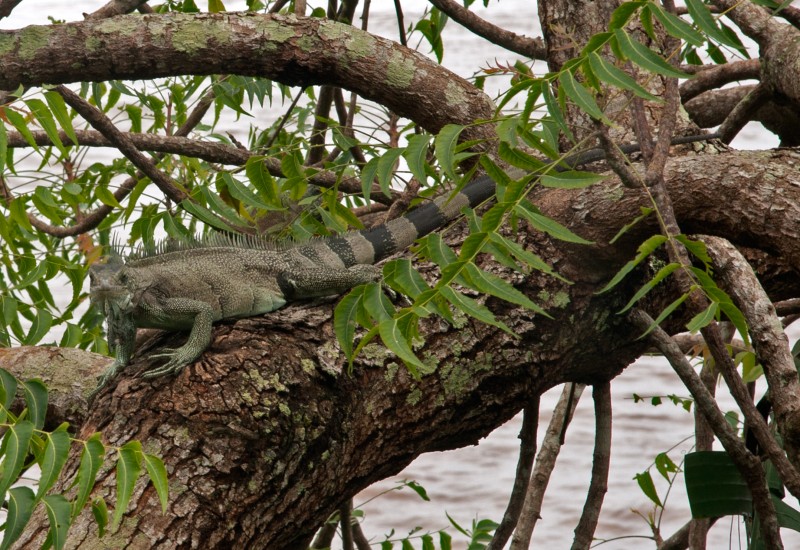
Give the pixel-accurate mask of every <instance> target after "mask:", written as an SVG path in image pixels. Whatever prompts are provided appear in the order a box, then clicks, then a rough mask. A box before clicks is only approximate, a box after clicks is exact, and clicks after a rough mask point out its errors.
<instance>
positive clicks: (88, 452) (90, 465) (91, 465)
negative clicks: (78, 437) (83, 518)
mask: <svg viewBox="0 0 800 550" xmlns="http://www.w3.org/2000/svg"><path fill="white" fill-rule="evenodd" d="M105 454H106V450H105V447H104V446H103V443H102V442H101V441H100V434H99V433H96V434H93V435H92V436H91V437H90V438H89V439H87V440H86V441H85V442H84V444H83V452H82V453H81V463H80V465H79V466H78V495H77V496H76V497H75V501H74V502H73V505H72V518H73V519H74V518H76V517H77V516H78V514H80V513H81V510H83V507H84V506H85V505H86V501H87V500H89V493H91V491H92V488H93V487H94V483H95V480H96V479H97V472H98V471H99V470H100V466H102V465H103V459H104V456H105Z"/></svg>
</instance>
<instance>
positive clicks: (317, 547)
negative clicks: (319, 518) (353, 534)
mask: <svg viewBox="0 0 800 550" xmlns="http://www.w3.org/2000/svg"><path fill="white" fill-rule="evenodd" d="M335 536H336V523H333V522H332V521H330V520H328V521H326V522H325V523H324V524H323V526H322V527H320V528H319V531H317V535H316V536H315V537H314V542H312V543H311V546H310V547H309V548H313V549H314V550H321V549H323V548H330V547H331V543H332V542H333V538H334V537H335Z"/></svg>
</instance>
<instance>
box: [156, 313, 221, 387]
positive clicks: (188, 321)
mask: <svg viewBox="0 0 800 550" xmlns="http://www.w3.org/2000/svg"><path fill="white" fill-rule="evenodd" d="M145 313H146V314H147V315H148V316H152V317H154V318H157V319H170V320H172V322H174V323H175V324H181V325H191V327H192V330H191V332H190V333H189V339H188V340H187V341H186V343H185V344H184V345H182V346H181V347H179V348H170V349H166V350H165V352H164V353H159V354H156V355H151V357H167V358H168V359H169V361H167V362H166V363H165V364H164V365H163V366H161V367H158V368H157V369H153V370H151V371H148V372H146V373H144V374H143V375H142V376H143V377H144V378H156V377H159V376H164V375H167V374H175V373H177V372H179V371H180V370H181V369H182V368H183V367H185V366H186V365H188V364H189V363H191V362H192V361H194V360H195V359H197V358H198V357H200V355H202V353H203V352H204V351H205V350H206V349H207V348H208V346H209V344H210V343H211V323H212V322H213V321H214V312H213V310H212V308H211V306H210V305H209V304H207V303H206V302H202V301H199V300H191V299H189V298H170V299H167V300H165V301H163V302H161V303H160V304H159V305H158V306H156V307H153V306H147V307H146V308H145Z"/></svg>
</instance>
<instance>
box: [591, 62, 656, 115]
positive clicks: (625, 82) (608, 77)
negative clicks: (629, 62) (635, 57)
mask: <svg viewBox="0 0 800 550" xmlns="http://www.w3.org/2000/svg"><path fill="white" fill-rule="evenodd" d="M586 59H587V62H588V65H589V68H590V69H591V71H592V73H594V75H595V76H596V77H597V78H599V79H600V80H602V81H603V82H605V83H606V84H610V85H611V86H615V87H617V88H620V89H622V90H628V91H630V92H633V93H634V94H635V95H637V96H639V97H641V98H642V99H646V100H648V101H654V102H656V103H664V101H663V100H662V99H661V98H660V97H656V96H654V95H653V94H651V93H650V92H648V91H647V90H646V89H644V87H642V86H641V85H640V84H639V83H638V82H636V80H634V78H633V77H632V76H630V75H629V74H628V73H626V72H625V71H623V70H621V69H618V68H617V67H615V66H614V65H613V64H611V63H609V62H608V61H606V60H605V59H604V58H602V57H601V56H599V55H597V54H596V53H595V52H592V53H590V54H589V55H588V56H587V58H586ZM585 66H586V64H585V63H584V67H585Z"/></svg>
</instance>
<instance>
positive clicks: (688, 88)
mask: <svg viewBox="0 0 800 550" xmlns="http://www.w3.org/2000/svg"><path fill="white" fill-rule="evenodd" d="M760 77H761V62H760V61H759V60H758V59H747V60H744V61H734V62H732V63H726V64H724V65H715V66H713V67H711V68H709V69H708V70H705V71H698V72H697V74H696V75H695V77H694V78H692V79H690V80H686V81H685V82H683V83H682V84H681V86H680V91H681V100H682V101H684V102H685V101H689V100H690V99H692V98H693V97H697V96H698V95H700V94H702V93H703V92H707V91H708V90H713V89H714V88H721V87H722V86H724V85H725V84H730V83H731V82H736V81H738V80H757V79H758V78H760Z"/></svg>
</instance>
